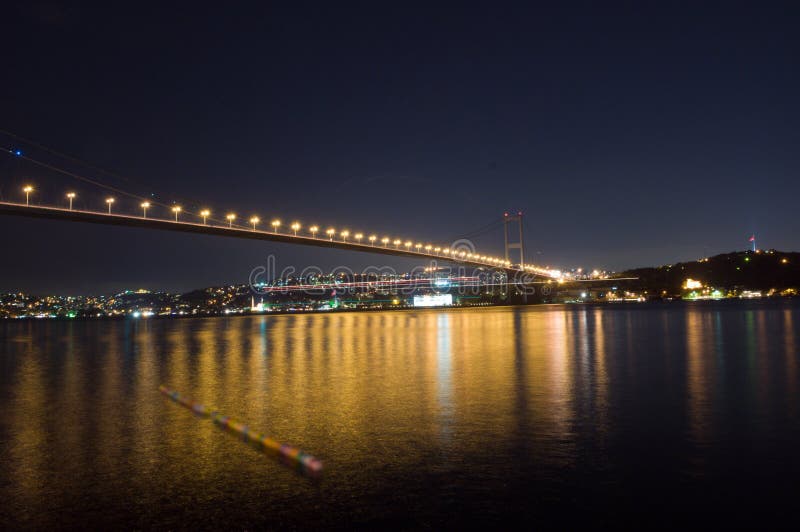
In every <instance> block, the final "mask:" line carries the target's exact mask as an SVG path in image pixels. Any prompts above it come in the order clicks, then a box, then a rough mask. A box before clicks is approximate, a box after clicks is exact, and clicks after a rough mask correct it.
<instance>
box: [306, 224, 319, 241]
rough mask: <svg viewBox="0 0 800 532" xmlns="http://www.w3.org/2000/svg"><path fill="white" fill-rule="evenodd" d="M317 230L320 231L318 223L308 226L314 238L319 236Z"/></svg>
mask: <svg viewBox="0 0 800 532" xmlns="http://www.w3.org/2000/svg"><path fill="white" fill-rule="evenodd" d="M317 231H319V227H317V226H316V225H312V226H311V227H309V228H308V232H309V233H311V237H312V238H317Z"/></svg>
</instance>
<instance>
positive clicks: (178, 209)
mask: <svg viewBox="0 0 800 532" xmlns="http://www.w3.org/2000/svg"><path fill="white" fill-rule="evenodd" d="M172 212H174V213H175V221H176V222H177V221H178V215H179V214H180V213H181V207H180V205H175V206H174V207H172Z"/></svg>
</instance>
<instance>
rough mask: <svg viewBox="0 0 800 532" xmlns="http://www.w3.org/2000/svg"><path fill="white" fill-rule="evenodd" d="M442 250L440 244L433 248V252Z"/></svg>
mask: <svg viewBox="0 0 800 532" xmlns="http://www.w3.org/2000/svg"><path fill="white" fill-rule="evenodd" d="M440 251H442V248H440V247H438V246H437V247H435V248H433V252H434V253H439V252H440Z"/></svg>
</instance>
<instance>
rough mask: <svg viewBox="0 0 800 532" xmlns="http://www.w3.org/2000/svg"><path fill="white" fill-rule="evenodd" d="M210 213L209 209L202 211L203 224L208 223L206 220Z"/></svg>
mask: <svg viewBox="0 0 800 532" xmlns="http://www.w3.org/2000/svg"><path fill="white" fill-rule="evenodd" d="M210 215H211V211H209V210H208V209H203V210H202V211H200V216H202V217H203V225H206V221H207V220H208V217H209V216H210Z"/></svg>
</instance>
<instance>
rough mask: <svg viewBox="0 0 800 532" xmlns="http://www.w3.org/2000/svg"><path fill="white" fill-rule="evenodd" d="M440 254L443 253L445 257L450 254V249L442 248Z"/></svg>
mask: <svg viewBox="0 0 800 532" xmlns="http://www.w3.org/2000/svg"><path fill="white" fill-rule="evenodd" d="M442 253H444V254H445V255H449V254H450V248H444V249H443V250H442Z"/></svg>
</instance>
